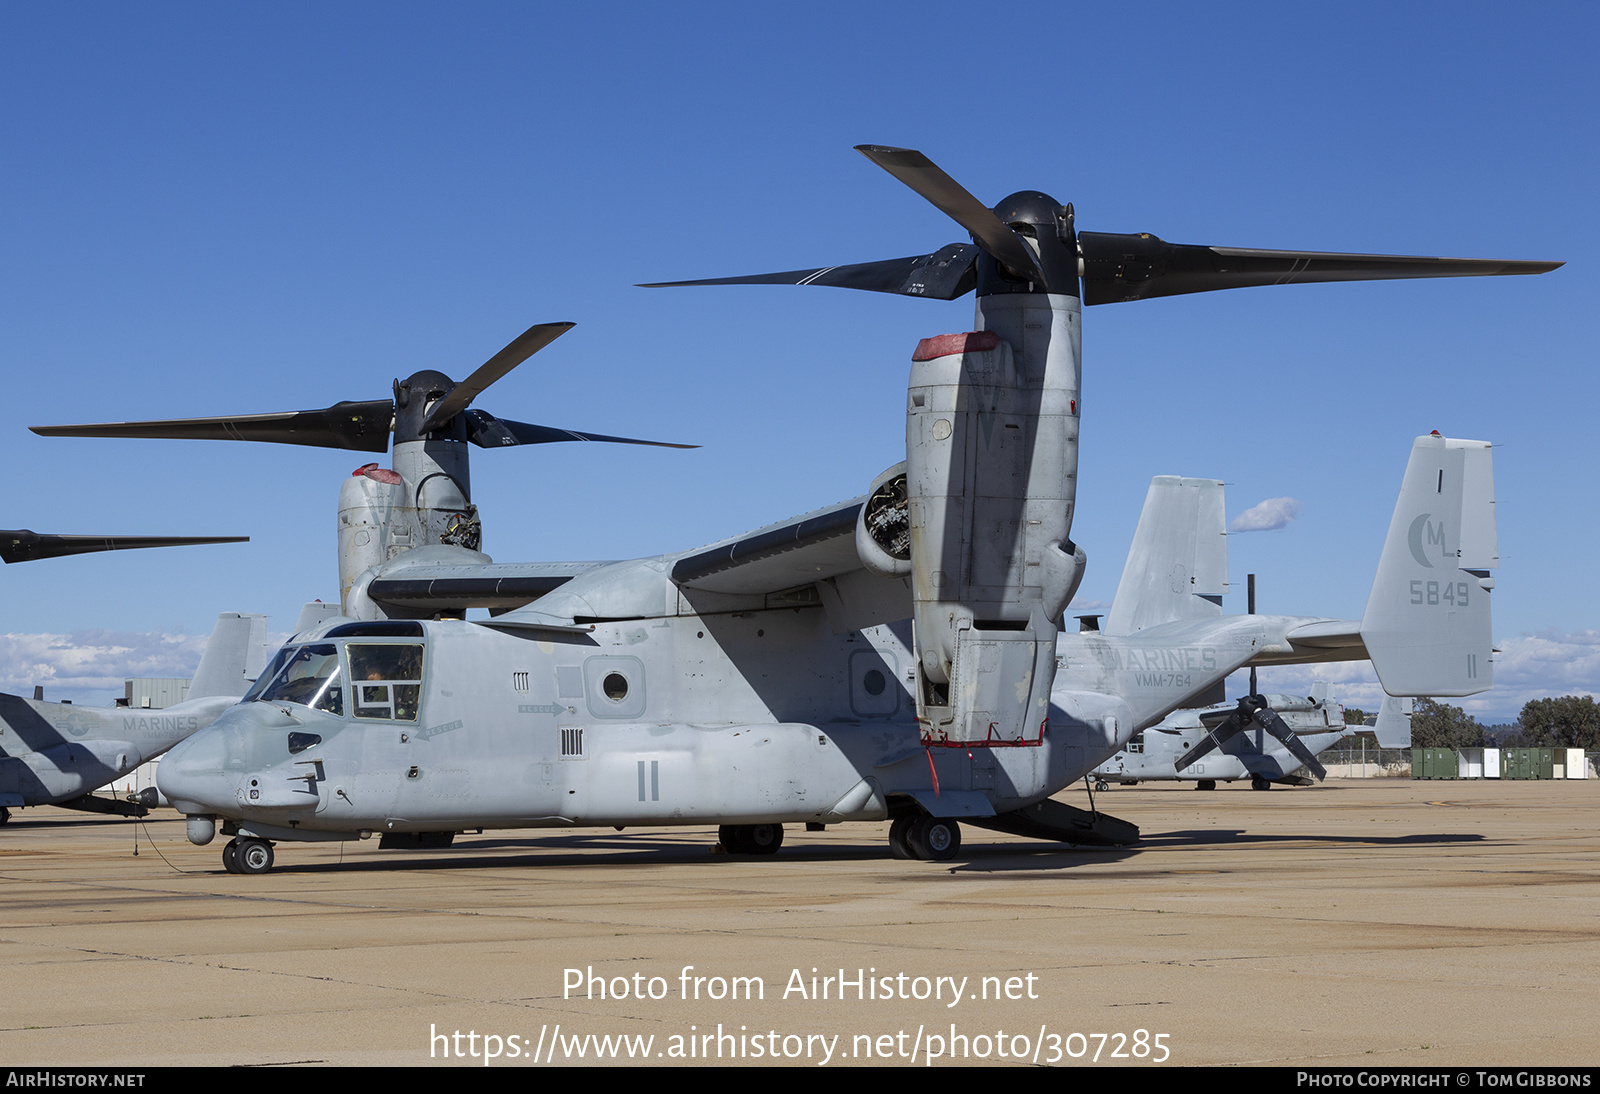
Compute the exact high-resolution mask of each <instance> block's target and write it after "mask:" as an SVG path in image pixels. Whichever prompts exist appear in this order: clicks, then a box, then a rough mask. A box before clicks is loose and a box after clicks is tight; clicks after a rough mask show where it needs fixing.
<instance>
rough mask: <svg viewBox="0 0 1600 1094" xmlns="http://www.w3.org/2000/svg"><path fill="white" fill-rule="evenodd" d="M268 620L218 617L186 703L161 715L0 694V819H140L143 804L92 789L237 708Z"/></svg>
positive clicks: (260, 655)
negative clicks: (37, 815) (64, 815)
mask: <svg viewBox="0 0 1600 1094" xmlns="http://www.w3.org/2000/svg"><path fill="white" fill-rule="evenodd" d="M265 640H266V616H264V615H241V614H237V613H233V612H224V613H223V614H221V615H219V616H218V617H217V624H216V626H215V628H213V630H212V632H211V637H210V638H209V639H208V640H207V642H206V647H205V651H204V653H202V654H201V658H200V667H199V668H198V669H197V670H196V671H195V677H194V681H193V682H192V683H191V685H190V688H189V694H188V696H187V697H186V698H185V700H184V701H183V702H181V703H178V704H177V705H175V706H171V707H167V708H165V709H163V710H130V709H126V708H122V709H118V708H103V707H87V706H79V705H77V704H74V703H50V702H44V701H42V700H39V699H25V698H23V697H22V696H20V695H6V694H0V822H4V821H5V820H8V819H9V818H10V812H9V811H10V810H12V809H17V808H21V807H25V806H37V805H56V806H62V807H64V808H68V809H81V810H85V811H87V812H94V813H116V814H123V815H131V816H142V815H144V813H145V812H147V810H146V808H145V807H144V806H143V805H142V804H138V803H131V802H121V801H117V800H115V799H112V798H101V797H94V796H93V792H94V791H95V790H97V789H99V788H100V787H102V786H104V785H106V784H107V783H109V782H112V781H114V780H116V779H118V778H120V777H122V776H123V775H126V774H127V773H128V772H130V771H132V770H134V769H135V768H137V767H138V766H139V765H140V764H142V763H145V762H147V761H149V760H152V759H154V758H156V757H157V756H160V755H161V754H162V753H164V752H166V751H167V750H168V749H169V748H171V747H172V746H173V745H175V744H177V743H178V742H179V741H181V740H183V739H184V738H185V737H187V736H189V735H190V734H192V733H195V732H197V731H198V730H201V729H204V728H205V727H206V726H208V725H210V724H211V723H212V722H214V721H216V719H217V717H218V716H219V715H220V714H222V712H223V711H225V710H227V709H228V708H229V707H232V706H235V705H236V704H237V703H238V702H239V699H240V697H241V696H243V695H244V694H245V692H246V691H247V690H248V689H249V687H250V685H251V684H252V683H253V682H254V679H255V675H256V674H257V673H258V672H259V671H260V669H261V665H262V663H263V662H264V661H265V658H266V652H267V651H266V647H265V645H264V643H265Z"/></svg>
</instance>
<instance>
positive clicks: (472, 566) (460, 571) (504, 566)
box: [367, 556, 610, 612]
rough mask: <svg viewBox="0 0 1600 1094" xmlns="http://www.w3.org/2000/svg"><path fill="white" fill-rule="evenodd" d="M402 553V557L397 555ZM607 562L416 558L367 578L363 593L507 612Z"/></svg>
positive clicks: (427, 605)
mask: <svg viewBox="0 0 1600 1094" xmlns="http://www.w3.org/2000/svg"><path fill="white" fill-rule="evenodd" d="M402 557H404V556H402ZM609 565H610V563H609V562H509V563H503V562H482V563H443V562H418V563H413V564H410V565H406V566H401V567H397V568H395V569H393V570H388V571H386V572H384V573H382V574H380V575H379V576H378V577H375V578H373V579H372V581H371V582H370V583H369V584H368V586H367V595H368V596H369V597H371V598H372V599H373V600H376V601H378V602H379V603H381V604H385V605H388V606H390V607H399V608H407V609H411V610H426V611H430V612H434V611H446V610H465V609H467V608H488V609H489V610H490V611H491V612H504V611H510V610H512V609H514V608H520V607H522V606H523V605H524V604H528V603H531V602H533V601H535V600H537V599H538V598H539V597H541V596H543V595H544V594H545V593H548V592H550V591H551V590H552V589H556V588H559V587H560V586H562V585H565V584H566V583H567V582H568V581H571V580H572V579H573V578H575V577H577V576H578V575H579V574H583V573H587V572H589V571H590V570H597V569H599V568H600V567H602V566H609Z"/></svg>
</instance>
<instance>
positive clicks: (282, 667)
mask: <svg viewBox="0 0 1600 1094" xmlns="http://www.w3.org/2000/svg"><path fill="white" fill-rule="evenodd" d="M273 667H274V668H275V669H276V671H275V672H273V673H272V675H271V676H270V677H269V676H268V675H267V673H262V674H261V679H262V680H268V681H269V682H268V684H267V686H266V687H264V688H260V684H259V683H258V684H257V685H256V686H257V688H260V692H259V693H257V692H256V688H252V689H251V695H248V696H246V698H255V699H267V700H277V701H279V702H284V703H298V704H299V705H301V706H303V707H310V708H312V709H313V710H322V711H327V712H328V713H329V714H337V715H340V716H343V714H344V688H342V687H341V686H340V685H339V650H338V647H337V646H333V645H331V644H318V645H313V646H300V647H297V648H294V649H286V650H281V651H280V652H279V654H278V657H277V658H276V659H274V661H273Z"/></svg>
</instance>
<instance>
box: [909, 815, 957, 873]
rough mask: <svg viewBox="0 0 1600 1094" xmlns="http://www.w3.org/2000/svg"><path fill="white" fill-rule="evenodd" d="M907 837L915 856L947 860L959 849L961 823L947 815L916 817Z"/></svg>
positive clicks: (953, 856)
mask: <svg viewBox="0 0 1600 1094" xmlns="http://www.w3.org/2000/svg"><path fill="white" fill-rule="evenodd" d="M908 837H909V838H908V842H909V843H910V844H911V849H912V850H913V851H914V852H916V856H917V858H920V859H926V860H927V861H929V862H948V861H950V860H951V859H953V858H955V857H956V855H957V854H958V853H959V852H960V850H961V825H959V824H957V823H956V822H955V821H953V820H951V819H950V818H949V817H928V816H922V817H918V818H917V819H916V821H915V822H913V823H912V825H911V830H910V832H909V833H908Z"/></svg>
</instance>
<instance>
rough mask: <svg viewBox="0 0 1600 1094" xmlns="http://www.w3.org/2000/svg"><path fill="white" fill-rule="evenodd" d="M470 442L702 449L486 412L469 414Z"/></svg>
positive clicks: (498, 445)
mask: <svg viewBox="0 0 1600 1094" xmlns="http://www.w3.org/2000/svg"><path fill="white" fill-rule="evenodd" d="M467 440H469V441H471V442H472V443H473V444H475V445H477V446H478V447H479V448H509V447H511V446H512V445H519V444H550V443H551V442H553V441H609V442H610V443H612V444H648V445H654V446H655V447H657V448H699V447H700V446H699V445H697V444H674V443H673V442H671V441H641V440H639V439H638V438H636V437H610V436H607V435H606V434H604V433H579V432H578V431H577V430H575V429H557V428H556V427H554V426H548V425H532V424H530V423H528V422H513V421H510V420H508V419H506V418H496V417H495V416H494V415H493V414H490V413H489V412H488V411H486V410H469V411H467Z"/></svg>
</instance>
